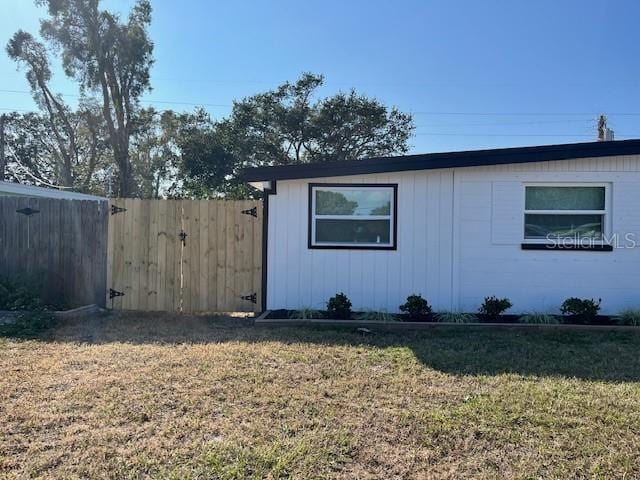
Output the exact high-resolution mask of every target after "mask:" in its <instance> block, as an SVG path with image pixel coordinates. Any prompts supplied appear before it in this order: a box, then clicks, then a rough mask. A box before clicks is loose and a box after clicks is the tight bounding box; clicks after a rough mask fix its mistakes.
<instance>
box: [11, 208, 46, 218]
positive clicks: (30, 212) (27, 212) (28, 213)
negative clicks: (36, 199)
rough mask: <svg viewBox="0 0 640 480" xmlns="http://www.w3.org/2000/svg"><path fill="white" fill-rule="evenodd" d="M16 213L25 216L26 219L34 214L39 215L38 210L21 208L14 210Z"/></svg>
mask: <svg viewBox="0 0 640 480" xmlns="http://www.w3.org/2000/svg"><path fill="white" fill-rule="evenodd" d="M16 213H21V214H22V215H26V216H27V217H30V216H31V215H33V214H34V213H40V210H36V209H35V208H31V207H27V208H21V209H19V210H16Z"/></svg>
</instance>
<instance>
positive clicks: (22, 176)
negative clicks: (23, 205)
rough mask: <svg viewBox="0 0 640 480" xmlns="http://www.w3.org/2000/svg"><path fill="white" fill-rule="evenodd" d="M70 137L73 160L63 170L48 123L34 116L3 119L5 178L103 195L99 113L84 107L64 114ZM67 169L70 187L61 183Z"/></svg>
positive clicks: (104, 150) (104, 155)
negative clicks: (66, 116)
mask: <svg viewBox="0 0 640 480" xmlns="http://www.w3.org/2000/svg"><path fill="white" fill-rule="evenodd" d="M68 120H69V124H70V127H71V129H72V131H73V134H74V135H73V136H74V143H73V144H74V149H73V151H74V157H73V161H72V162H71V163H70V164H69V165H68V166H67V165H65V163H64V161H63V160H62V153H61V151H60V144H59V143H58V139H57V137H56V136H55V135H52V134H51V127H50V119H49V117H48V116H47V115H46V114H44V115H41V114H38V113H24V114H19V113H16V112H14V113H11V114H8V115H5V154H6V163H7V174H8V178H9V179H12V180H15V181H19V182H21V183H31V184H43V185H47V186H67V187H70V188H71V187H72V188H74V189H75V190H80V191H86V192H92V193H105V188H104V187H105V182H104V180H105V179H104V171H105V169H106V167H107V165H108V163H109V161H110V155H109V148H108V146H107V145H106V143H105V141H104V135H105V133H104V130H103V125H102V124H101V123H100V120H101V116H100V115H99V112H98V113H96V112H95V110H92V107H91V105H88V104H85V105H82V107H81V108H80V109H79V110H78V111H76V112H68ZM66 168H68V169H69V172H70V176H71V178H72V182H71V184H69V183H68V182H66V181H65V177H66V176H67V175H68V173H63V169H66Z"/></svg>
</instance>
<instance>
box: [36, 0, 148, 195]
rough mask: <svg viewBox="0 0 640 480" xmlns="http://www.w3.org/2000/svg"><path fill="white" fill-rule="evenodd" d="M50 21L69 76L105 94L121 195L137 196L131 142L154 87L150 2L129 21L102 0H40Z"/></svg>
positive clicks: (45, 33)
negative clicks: (142, 98)
mask: <svg viewBox="0 0 640 480" xmlns="http://www.w3.org/2000/svg"><path fill="white" fill-rule="evenodd" d="M37 3H38V4H40V5H44V6H45V7H47V11H48V14H49V18H48V19H46V20H43V21H42V22H41V28H40V33H41V35H42V37H43V38H44V39H45V40H47V41H48V42H50V43H51V44H52V45H53V46H54V47H56V48H58V49H60V50H61V52H62V65H63V68H64V71H65V73H66V75H67V76H69V77H70V78H74V79H75V80H77V81H78V82H79V83H80V86H81V89H82V90H83V91H92V92H97V93H98V94H99V95H101V109H102V116H103V118H104V121H105V124H106V128H107V132H108V141H109V145H110V147H111V150H112V152H113V157H114V160H115V163H116V165H117V167H118V173H119V187H118V192H117V193H118V194H119V195H121V196H129V195H131V194H133V193H134V189H135V186H134V179H133V172H132V168H131V160H130V157H129V144H130V138H131V134H132V130H133V128H134V122H135V120H134V117H135V114H136V110H137V109H138V107H139V99H140V96H141V95H142V94H143V93H144V92H145V91H146V90H147V89H149V87H150V85H149V69H150V67H151V65H152V63H153V58H152V54H153V44H152V42H151V40H150V39H149V36H148V32H147V28H148V26H149V24H150V21H151V5H150V3H149V1H148V0H138V1H137V3H136V4H135V6H134V7H133V9H132V11H131V14H130V15H129V17H128V19H127V21H126V22H123V21H121V19H120V17H119V16H118V15H117V14H115V13H112V12H108V11H105V10H100V9H99V4H100V2H99V0H37Z"/></svg>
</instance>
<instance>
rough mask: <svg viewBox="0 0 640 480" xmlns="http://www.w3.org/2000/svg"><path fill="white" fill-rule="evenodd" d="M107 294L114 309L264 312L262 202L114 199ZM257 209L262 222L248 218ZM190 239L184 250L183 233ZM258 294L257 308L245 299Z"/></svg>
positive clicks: (109, 243) (110, 220) (110, 222)
mask: <svg viewBox="0 0 640 480" xmlns="http://www.w3.org/2000/svg"><path fill="white" fill-rule="evenodd" d="M111 203H112V204H113V205H116V206H119V207H123V208H126V211H125V212H122V213H118V214H116V215H111V216H110V219H109V235H108V252H109V262H108V265H109V268H108V279H109V280H108V282H109V283H108V286H109V288H113V289H114V290H116V291H120V292H123V293H124V296H122V297H116V298H114V299H112V300H109V301H108V306H109V307H111V306H112V307H113V308H114V309H125V310H146V311H182V312H225V311H257V310H259V309H260V295H261V282H262V208H261V202H260V201H253V200H251V201H222V200H220V201H218V200H215V201H214V200H140V199H113V200H112V201H111ZM253 207H256V210H257V213H258V218H254V217H253V216H251V215H246V214H243V213H242V211H243V210H248V209H251V208H253ZM182 231H184V232H185V233H186V234H187V236H186V239H185V242H184V245H183V242H182V240H181V238H180V232H182ZM252 293H256V294H257V297H258V298H257V299H256V300H257V302H256V303H255V304H253V303H251V302H250V301H248V300H244V299H242V298H241V296H244V295H250V294H252Z"/></svg>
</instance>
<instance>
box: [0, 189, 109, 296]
mask: <svg viewBox="0 0 640 480" xmlns="http://www.w3.org/2000/svg"><path fill="white" fill-rule="evenodd" d="M107 206H108V205H107V202H106V201H104V202H99V201H90V200H60V199H51V198H26V197H10V196H6V197H4V196H3V197H0V216H1V219H2V221H1V222H0V224H1V225H0V275H1V276H7V277H25V278H26V279H32V280H33V281H34V282H35V283H39V284H40V285H41V295H42V297H43V298H44V299H45V300H47V301H60V300H63V301H64V302H65V303H66V304H67V305H68V306H70V307H73V306H80V305H87V304H93V303H95V304H98V305H104V304H105V300H104V299H105V295H106V284H107V242H106V235H107V216H108V212H107ZM26 207H29V208H32V209H35V210H38V211H39V213H35V214H33V215H30V216H29V217H27V216H26V215H23V214H20V213H17V212H16V210H20V209H22V208H26Z"/></svg>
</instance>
